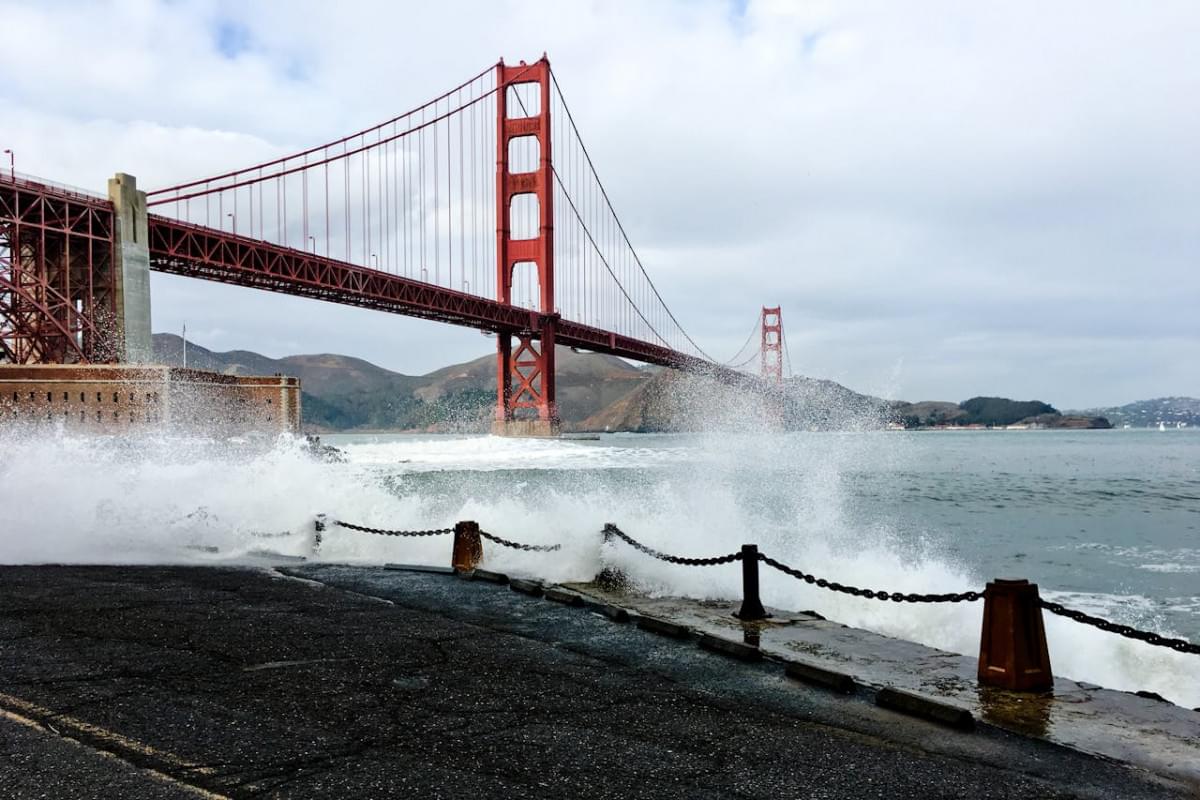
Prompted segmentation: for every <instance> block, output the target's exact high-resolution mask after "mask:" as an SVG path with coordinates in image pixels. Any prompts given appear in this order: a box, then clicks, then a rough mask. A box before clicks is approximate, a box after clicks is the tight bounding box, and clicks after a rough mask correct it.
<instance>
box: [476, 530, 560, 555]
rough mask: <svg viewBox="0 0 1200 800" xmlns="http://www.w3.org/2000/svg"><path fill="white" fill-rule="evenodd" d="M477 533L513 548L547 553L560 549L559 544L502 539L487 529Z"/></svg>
mask: <svg viewBox="0 0 1200 800" xmlns="http://www.w3.org/2000/svg"><path fill="white" fill-rule="evenodd" d="M479 535H480V536H482V537H483V538H485V539H489V540H491V541H493V542H495V543H496V544H499V545H503V546H505V547H511V548H513V549H514V550H530V551H533V552H535V553H549V552H552V551H554V550H561V549H562V545H561V544H521V543H520V542H513V541H510V540H508V539H502V538H501V537H499V536H497V535H496V534H494V533H488V532H487V531H485V530H482V529H480V531H479Z"/></svg>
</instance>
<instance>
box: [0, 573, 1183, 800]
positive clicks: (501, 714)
mask: <svg viewBox="0 0 1200 800" xmlns="http://www.w3.org/2000/svg"><path fill="white" fill-rule="evenodd" d="M287 572H288V573H290V575H291V577H288V576H285V575H284V574H282V573H281V572H270V571H266V570H250V569H245V570H239V569H204V568H162V567H145V568H137V567H126V568H113V567H78V568H75V567H5V568H0V786H2V787H4V788H3V793H4V796H6V797H12V798H26V797H29V798H33V797H114V796H120V797H124V798H160V797H170V798H173V797H198V796H199V797H214V796H215V797H251V796H270V797H372V798H376V797H431V798H437V797H447V798H449V797H472V798H480V797H495V796H502V795H508V796H513V797H546V798H576V797H579V798H634V797H654V798H676V797H677V798H685V797H686V798H696V797H713V798H717V797H764V798H766V797H820V798H841V797H845V798H863V797H886V798H908V797H912V798H937V797H945V798H961V797H971V798H1001V797H1005V798H1031V797H1039V798H1041V797H1050V798H1068V797H1071V798H1074V797H1094V798H1147V797H1189V796H1193V793H1192V791H1191V790H1189V789H1188V788H1187V787H1185V786H1183V785H1182V784H1178V783H1170V782H1166V781H1163V780H1161V779H1158V778H1154V777H1152V776H1150V775H1149V774H1148V773H1144V772H1141V771H1138V770H1133V769H1129V768H1127V767H1123V766H1120V765H1118V764H1114V763H1110V762H1107V761H1102V760H1099V759H1095V758H1092V757H1089V756H1086V755H1082V754H1079V753H1075V752H1072V751H1069V750H1067V749H1065V748H1061V747H1057V746H1055V745H1052V744H1049V743H1046V742H1042V741H1036V740H1031V739H1028V738H1025V737H1020V736H1016V735H1013V734H1010V733H1007V732H1004V731H998V730H993V729H980V730H976V731H974V732H972V733H969V734H968V733H959V732H957V731H951V730H948V729H946V728H944V727H941V726H938V725H936V724H933V723H929V722H925V721H922V720H917V719H913V718H911V717H908V716H903V715H899V714H896V713H894V712H890V711H887V710H884V709H880V708H877V707H876V706H874V705H872V704H871V703H869V702H867V701H866V700H864V699H862V698H861V697H858V696H849V697H845V696H840V695H836V694H833V693H830V692H825V691H822V690H819V689H813V688H810V687H807V686H805V685H803V684H798V683H796V682H794V681H791V680H789V679H788V678H786V677H784V676H783V675H782V673H781V671H780V670H779V669H778V667H777V666H776V665H766V664H754V663H749V664H747V663H741V662H739V661H736V660H732V659H728V658H725V657H723V656H721V655H719V654H714V653H709V652H706V651H704V650H701V649H699V648H697V647H695V646H694V645H693V644H690V643H686V642H680V641H675V640H672V639H670V638H667V637H663V636H659V635H655V634H653V633H651V632H648V631H644V630H640V629H638V628H636V627H634V626H631V625H623V624H619V623H615V622H613V621H612V620H610V619H608V618H606V617H604V616H602V615H600V614H597V613H593V612H590V611H588V610H586V609H582V608H572V607H567V606H565V605H561V604H556V603H551V602H547V601H544V600H535V599H533V598H530V597H527V596H525V595H522V594H520V593H517V592H514V591H511V590H510V588H509V587H507V586H503V585H493V584H486V583H482V582H479V581H465V580H462V579H459V578H454V577H451V576H446V575H440V574H428V573H420V572H410V571H395V570H385V569H367V568H352V567H336V566H313V567H300V568H291V569H288V570H287ZM381 599H382V600H385V601H387V602H383V601H381ZM104 754H109V755H104ZM112 756H115V758H113V757H112Z"/></svg>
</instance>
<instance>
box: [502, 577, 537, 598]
mask: <svg viewBox="0 0 1200 800" xmlns="http://www.w3.org/2000/svg"><path fill="white" fill-rule="evenodd" d="M508 588H510V589H512V590H513V591H514V592H520V593H521V594H527V595H529V596H530V597H541V596H542V585H541V584H540V583H537V582H535V581H523V580H520V579H518V578H509V580H508Z"/></svg>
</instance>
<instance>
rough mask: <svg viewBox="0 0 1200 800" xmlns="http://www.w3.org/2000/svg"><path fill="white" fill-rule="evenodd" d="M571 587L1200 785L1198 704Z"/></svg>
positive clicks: (791, 624) (813, 622)
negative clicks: (1010, 678) (1018, 684)
mask: <svg viewBox="0 0 1200 800" xmlns="http://www.w3.org/2000/svg"><path fill="white" fill-rule="evenodd" d="M569 588H571V589H573V590H575V591H577V592H579V593H581V594H583V595H585V596H588V597H592V598H595V599H597V600H600V601H603V602H606V603H615V604H618V605H620V606H623V607H626V608H628V609H629V610H631V611H632V612H634V613H638V614H645V615H648V616H651V617H655V618H660V619H668V620H673V621H675V622H678V623H682V624H683V625H685V626H687V627H688V628H689V629H690V630H692V631H695V632H697V633H700V634H705V633H707V634H711V635H713V636H717V637H720V638H722V639H725V640H727V641H730V642H738V643H744V642H746V641H753V643H754V644H755V646H756V647H758V648H759V650H760V651H761V652H762V654H763V655H766V656H770V657H775V658H778V659H780V660H782V661H784V662H791V663H800V664H804V665H812V666H816V667H819V668H821V669H824V670H829V671H832V672H835V673H840V674H844V675H847V676H849V677H851V678H853V679H854V680H855V681H856V682H857V683H858V684H861V685H863V686H865V687H867V688H869V689H880V688H883V687H888V686H890V687H894V688H897V689H901V690H905V691H908V692H912V693H914V694H917V695H920V696H922V697H927V698H930V699H933V700H936V701H938V702H939V703H944V704H947V705H949V706H951V707H953V708H959V709H964V710H966V711H969V712H971V713H972V715H973V716H974V718H975V719H976V720H980V721H982V722H984V723H987V724H991V725H996V726H998V727H1000V728H1004V729H1006V730H1010V731H1013V732H1015V733H1020V734H1023V735H1026V736H1035V737H1039V738H1043V739H1045V740H1047V741H1050V742H1055V743H1057V744H1062V745H1066V746H1068V747H1072V748H1075V749H1078V750H1081V751H1083V752H1086V753H1092V754H1095V755H1099V756H1103V757H1105V758H1112V759H1115V760H1118V761H1123V762H1127V763H1131V764H1136V765H1137V766H1140V767H1144V768H1146V769H1148V770H1151V771H1153V772H1155V773H1158V774H1161V775H1165V776H1169V777H1172V778H1178V779H1181V780H1183V781H1187V782H1191V783H1193V784H1195V785H1196V786H1198V787H1200V712H1197V711H1194V710H1192V709H1189V708H1184V707H1182V706H1177V705H1175V704H1173V703H1169V702H1164V701H1162V700H1156V699H1152V698H1147V697H1140V696H1138V695H1136V694H1133V693H1130V692H1119V691H1114V690H1112V689H1103V688H1101V687H1099V686H1096V685H1095V684H1089V683H1082V682H1077V681H1073V680H1070V679H1068V678H1062V677H1057V678H1055V681H1054V691H1053V692H1050V693H1044V694H1028V693H1017V692H1009V691H1005V690H1003V689H996V688H991V687H981V686H980V685H979V682H978V680H977V679H976V671H977V665H978V661H977V660H976V659H974V658H970V657H968V656H963V655H959V654H957V653H948V652H946V651H944V650H936V649H934V648H932V647H926V646H925V645H921V644H916V643H915V642H909V641H904V640H902V639H895V638H892V637H889V636H883V635H881V634H877V633H872V632H871V631H866V630H862V629H860V628H851V627H848V626H846V625H842V624H840V623H837V622H833V621H830V620H826V619H824V618H822V617H820V616H817V615H814V614H804V613H793V612H788V611H781V610H779V609H769V611H770V613H771V615H772V616H771V618H770V619H769V620H765V621H762V622H755V623H742V622H740V621H739V620H738V619H736V618H735V617H734V616H733V612H734V611H735V610H737V604H732V603H726V602H697V601H694V600H686V599H680V598H650V597H645V596H639V595H637V594H632V593H629V594H627V593H623V592H614V591H604V590H602V589H599V588H597V587H596V586H594V585H591V584H579V585H575V586H571V587H569ZM1197 674H1198V676H1200V659H1197Z"/></svg>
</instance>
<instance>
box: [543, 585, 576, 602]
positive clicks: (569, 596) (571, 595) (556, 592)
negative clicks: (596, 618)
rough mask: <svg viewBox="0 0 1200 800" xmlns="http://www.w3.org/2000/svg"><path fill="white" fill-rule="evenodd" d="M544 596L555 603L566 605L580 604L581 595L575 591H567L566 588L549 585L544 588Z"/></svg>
mask: <svg viewBox="0 0 1200 800" xmlns="http://www.w3.org/2000/svg"><path fill="white" fill-rule="evenodd" d="M544 594H545V597H546V599H547V600H551V601H553V602H555V603H562V604H563V605H567V606H582V605H583V595H580V594H576V593H575V592H568V591H567V590H566V589H559V588H558V587H556V586H549V587H547V588H546V590H545V593H544Z"/></svg>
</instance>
